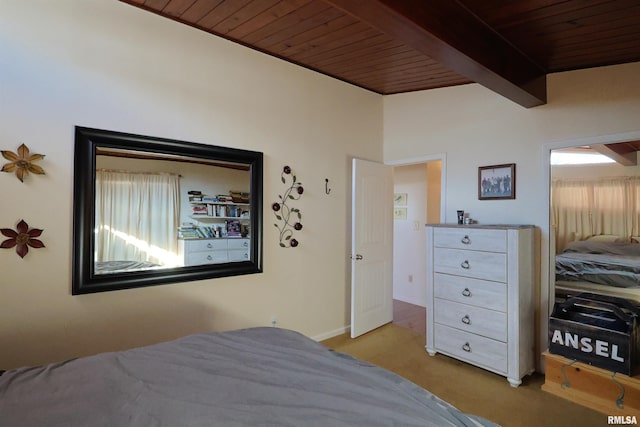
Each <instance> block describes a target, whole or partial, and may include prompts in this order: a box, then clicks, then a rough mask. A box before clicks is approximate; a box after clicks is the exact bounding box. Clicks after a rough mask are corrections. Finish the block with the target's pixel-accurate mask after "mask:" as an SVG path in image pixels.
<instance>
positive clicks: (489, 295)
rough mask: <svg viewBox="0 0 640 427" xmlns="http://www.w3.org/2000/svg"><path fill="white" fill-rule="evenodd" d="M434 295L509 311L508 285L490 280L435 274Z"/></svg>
mask: <svg viewBox="0 0 640 427" xmlns="http://www.w3.org/2000/svg"><path fill="white" fill-rule="evenodd" d="M433 293H434V296H435V297H436V298H441V299H447V300H450V301H456V302H459V303H463V304H470V305H475V306H477V307H485V308H489V309H491V310H496V311H504V312H506V311H507V285H506V284H505V283H498V282H490V281H488V280H480V279H471V278H469V277H461V276H452V275H450V274H442V273H435V274H434V275H433Z"/></svg>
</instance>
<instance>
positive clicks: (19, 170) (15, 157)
mask: <svg viewBox="0 0 640 427" xmlns="http://www.w3.org/2000/svg"><path fill="white" fill-rule="evenodd" d="M0 153H2V157H4V158H5V159H7V160H9V162H10V163H6V164H5V165H4V166H2V169H1V170H0V171H2V172H9V173H11V172H15V174H16V176H17V177H18V179H19V180H20V181H21V182H24V177H25V176H27V175H29V172H31V173H34V174H36V175H44V169H42V167H41V166H38V165H36V164H35V163H34V162H36V161H38V160H42V159H44V154H31V153H29V147H27V146H26V145H24V144H21V145H20V147H18V152H17V153H14V152H13V151H8V150H2V151H0Z"/></svg>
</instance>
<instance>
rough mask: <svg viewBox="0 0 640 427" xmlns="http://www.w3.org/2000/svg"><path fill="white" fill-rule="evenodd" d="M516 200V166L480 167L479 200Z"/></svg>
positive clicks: (513, 164)
mask: <svg viewBox="0 0 640 427" xmlns="http://www.w3.org/2000/svg"><path fill="white" fill-rule="evenodd" d="M515 198H516V164H515V163H508V164H504V165H493V166H480V167H479V168H478V200H499V199H515Z"/></svg>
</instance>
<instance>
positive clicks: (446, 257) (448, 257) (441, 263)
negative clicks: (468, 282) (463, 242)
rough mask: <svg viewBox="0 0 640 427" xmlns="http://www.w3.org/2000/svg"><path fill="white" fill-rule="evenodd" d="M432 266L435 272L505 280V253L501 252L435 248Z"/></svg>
mask: <svg viewBox="0 0 640 427" xmlns="http://www.w3.org/2000/svg"><path fill="white" fill-rule="evenodd" d="M433 267H434V270H435V272H437V273H447V274H455V275H457V276H464V277H471V278H475V279H484V280H493V281H494V282H506V281H507V255H506V254H503V253H494V252H479V251H467V250H462V249H446V248H435V250H434V254H433Z"/></svg>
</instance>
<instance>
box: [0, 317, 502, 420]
mask: <svg viewBox="0 0 640 427" xmlns="http://www.w3.org/2000/svg"><path fill="white" fill-rule="evenodd" d="M425 357H426V356H425ZM0 425H2V426H12V427H13V426H20V427H29V426H38V427H43V426H46V427H56V426H60V427H62V426H64V427H73V426H82V427H94V426H95V427H99V426H110V427H113V426H117V427H125V426H140V427H151V426H167V427H179V426H391V425H394V426H493V425H495V424H492V423H490V422H488V421H486V420H484V419H481V418H479V417H475V416H471V415H466V414H463V413H461V412H460V411H458V410H456V409H455V408H454V407H452V406H451V405H449V404H448V403H446V402H444V401H442V400H440V399H439V398H437V397H436V396H434V395H433V394H431V393H430V392H428V391H426V390H424V389H423V388H421V387H419V386H417V385H415V384H413V383H411V382H409V381H407V380H405V379H403V378H401V377H399V376H397V375H395V374H393V373H391V372H389V371H387V370H384V369H382V368H379V367H376V366H373V365H371V364H369V363H365V362H362V361H359V360H357V359H354V358H352V357H350V356H347V355H345V354H342V353H338V352H335V351H332V350H330V349H328V348H326V347H324V346H323V345H321V344H319V343H317V342H315V341H313V340H310V339H309V338H306V337H304V336H303V335H301V334H299V333H297V332H293V331H290V330H286V329H279V328H251V329H243V330H237V331H230V332H222V333H204V334H197V335H191V336H187V337H184V338H181V339H178V340H175V341H171V342H166V343H161V344H156V345H151V346H147V347H141V348H136V349H132V350H127V351H121V352H113V353H102V354H99V355H96V356H90V357H83V358H80V359H75V360H71V361H67V362H63V363H58V364H52V365H48V366H42V367H32V368H20V369H15V370H10V371H7V372H5V373H4V374H3V375H2V376H0Z"/></svg>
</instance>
